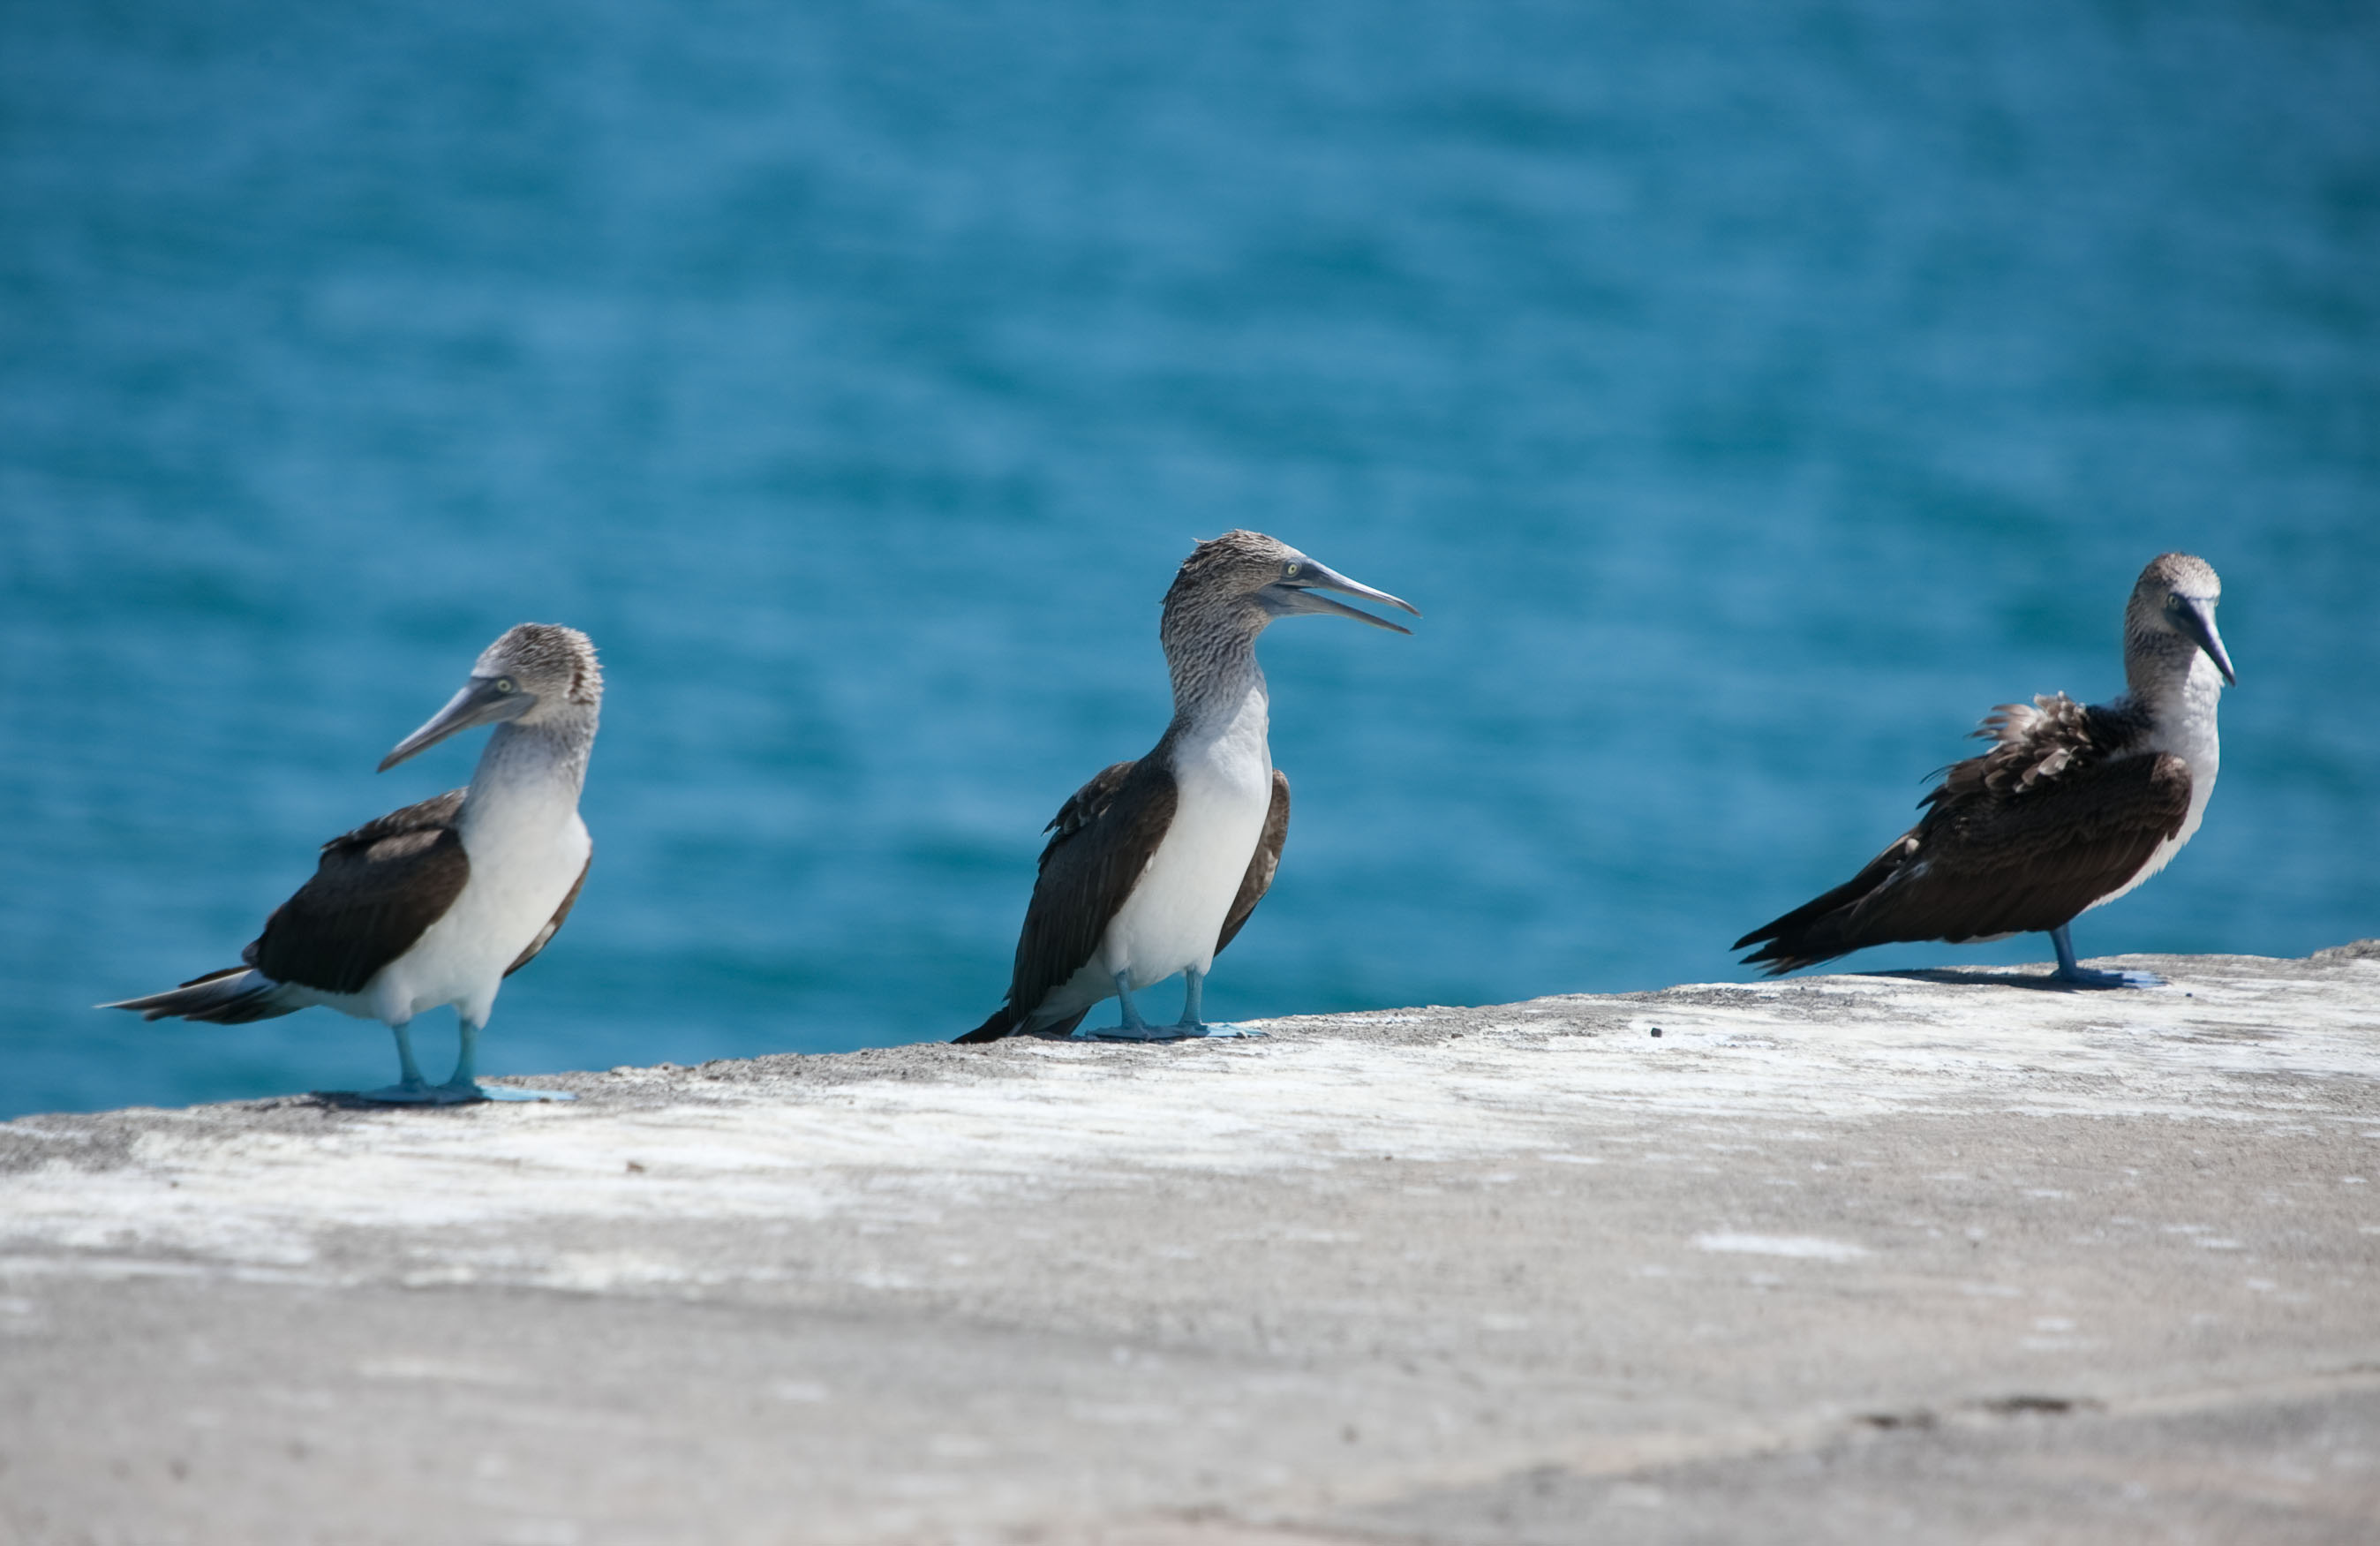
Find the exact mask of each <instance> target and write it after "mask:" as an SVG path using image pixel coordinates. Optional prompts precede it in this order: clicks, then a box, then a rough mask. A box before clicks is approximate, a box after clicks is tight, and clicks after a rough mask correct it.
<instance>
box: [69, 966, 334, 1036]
mask: <svg viewBox="0 0 2380 1546" xmlns="http://www.w3.org/2000/svg"><path fill="white" fill-rule="evenodd" d="M99 1007H100V1008H102V1009H129V1010H131V1011H133V1012H134V1013H135V1014H138V1015H139V1016H140V1017H141V1018H142V1019H144V1020H162V1019H164V1018H166V1017H167V1016H180V1017H181V1018H183V1019H185V1020H207V1021H211V1022H212V1023H213V1024H216V1025H225V1026H237V1025H246V1024H247V1023H248V1022H249V1021H250V1020H269V1019H272V1018H273V1016H276V1015H294V1014H296V1013H297V1011H298V1010H299V1009H302V1008H304V1007H305V1006H304V1005H303V1004H284V1003H282V1002H281V984H280V983H278V982H275V981H274V980H273V979H271V978H269V977H267V976H265V975H264V974H263V973H262V972H261V971H257V970H255V969H254V968H249V967H225V968H223V970H221V971H211V972H209V973H207V974H206V975H205V976H204V977H194V978H192V979H190V980H188V982H185V983H183V984H182V985H181V986H180V987H178V988H168V989H167V990H166V991H165V992H162V993H151V994H150V995H149V996H148V997H147V998H128V999H126V1000H124V1001H123V1002H122V1003H120V1004H101V1005H99Z"/></svg>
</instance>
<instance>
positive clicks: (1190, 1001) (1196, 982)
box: [1173, 967, 1256, 1036]
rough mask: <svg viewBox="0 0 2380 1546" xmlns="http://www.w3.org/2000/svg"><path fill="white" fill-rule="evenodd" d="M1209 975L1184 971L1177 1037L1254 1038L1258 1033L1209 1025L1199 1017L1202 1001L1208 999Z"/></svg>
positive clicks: (1191, 968) (1195, 969)
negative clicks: (1180, 1015)
mask: <svg viewBox="0 0 2380 1546" xmlns="http://www.w3.org/2000/svg"><path fill="white" fill-rule="evenodd" d="M1206 991H1207V974H1206V973H1205V972H1203V971H1200V970H1199V969H1198V968H1196V967H1185V968H1183V971H1182V1018H1181V1019H1180V1020H1179V1021H1178V1022H1176V1024H1175V1025H1174V1027H1173V1033H1174V1034H1175V1035H1176V1036H1253V1035H1255V1034H1256V1032H1254V1031H1251V1030H1246V1029H1243V1028H1241V1027H1239V1026H1235V1025H1208V1023H1207V1022H1206V1021H1205V1020H1202V1019H1200V1018H1199V1017H1198V1010H1199V1007H1200V1003H1201V1001H1202V1000H1203V999H1204V998H1205V997H1206Z"/></svg>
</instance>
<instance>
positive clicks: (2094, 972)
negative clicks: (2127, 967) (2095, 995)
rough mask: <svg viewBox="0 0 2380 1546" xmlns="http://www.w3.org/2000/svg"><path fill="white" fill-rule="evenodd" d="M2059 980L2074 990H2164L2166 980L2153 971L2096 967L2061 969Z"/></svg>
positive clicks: (2058, 973) (2059, 970) (2057, 974)
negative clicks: (2110, 969)
mask: <svg viewBox="0 0 2380 1546" xmlns="http://www.w3.org/2000/svg"><path fill="white" fill-rule="evenodd" d="M2056 976H2057V978H2058V981H2060V982H2063V983H2065V984H2067V985H2068V986H2069V987H2074V988H2162V987H2164V986H2165V985H2166V981H2165V979H2164V978H2162V977H2159V976H2158V975H2157V974H2156V973H2155V972H2153V971H2101V970H2100V969H2099V968H2096V967H2076V968H2072V969H2071V970H2068V969H2067V968H2063V967H2061V968H2058V971H2057V973H2056Z"/></svg>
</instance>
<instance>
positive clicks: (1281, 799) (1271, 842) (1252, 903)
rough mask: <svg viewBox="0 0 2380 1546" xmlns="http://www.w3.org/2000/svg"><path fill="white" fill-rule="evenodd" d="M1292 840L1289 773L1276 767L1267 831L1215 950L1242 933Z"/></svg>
mask: <svg viewBox="0 0 2380 1546" xmlns="http://www.w3.org/2000/svg"><path fill="white" fill-rule="evenodd" d="M1288 841H1289V775H1288V774H1287V773H1283V772H1281V770H1280V769H1279V768H1275V769H1273V771H1272V805H1271V808H1270V809H1269V810H1266V812H1265V824H1264V835H1263V836H1262V837H1260V838H1258V839H1257V851H1256V852H1255V853H1254V854H1251V855H1250V856H1248V872H1247V873H1246V874H1245V875H1244V876H1242V877H1241V878H1240V894H1239V895H1237V896H1234V897H1233V898H1232V910H1231V911H1230V912H1229V913H1228V914H1226V915H1224V918H1223V931H1222V932H1221V933H1220V934H1218V935H1217V936H1215V954H1216V955H1218V956H1220V955H1221V954H1222V953H1223V947H1224V946H1225V945H1227V944H1229V943H1232V942H1233V940H1235V939H1237V938H1238V937H1239V933H1240V930H1241V928H1242V926H1244V925H1245V923H1246V922H1247V920H1248V915H1249V914H1250V913H1252V912H1254V911H1256V910H1257V903H1259V902H1261V901H1263V900H1264V897H1265V893H1266V892H1268V891H1270V890H1271V889H1272V877H1273V872H1274V871H1275V870H1279V869H1280V868H1281V845H1282V844H1284V843H1286V842H1288Z"/></svg>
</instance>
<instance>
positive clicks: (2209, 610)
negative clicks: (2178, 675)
mask: <svg viewBox="0 0 2380 1546" xmlns="http://www.w3.org/2000/svg"><path fill="white" fill-rule="evenodd" d="M2222 599H2223V581H2222V579H2221V578H2219V577H2217V576H2216V573H2215V566H2213V565H2211V564H2209V563H2207V561H2206V560H2205V559H2204V558H2200V557H2198V556H2196V555H2195V554H2187V553H2161V554H2157V555H2156V556H2155V558H2152V559H2150V560H2149V562H2148V567H2146V568H2144V569H2143V570H2142V571H2141V578H2140V579H2139V580H2138V581H2137V582H2135V583H2134V584H2133V586H2132V599H2131V603H2129V604H2128V605H2127V606H2126V607H2125V609H2124V650H2125V655H2126V659H2127V662H2128V663H2132V662H2137V663H2139V664H2140V665H2141V666H2142V667H2150V666H2153V665H2154V664H2155V663H2166V664H2167V665H2168V666H2171V665H2174V664H2179V665H2180V666H2182V667H2184V668H2186V667H2187V666H2188V663H2189V661H2190V659H2191V658H2192V656H2193V655H2194V654H2197V653H2199V652H2202V651H2203V652H2204V654H2205V656H2206V658H2207V659H2208V660H2210V661H2213V662H2214V663H2215V669H2216V670H2217V671H2219V672H2221V673H2222V674H2223V679H2224V680H2225V681H2226V682H2234V683H2236V682H2237V681H2238V680H2239V678H2238V677H2237V676H2233V675H2232V672H2231V657H2230V656H2228V655H2227V654H2226V653H2224V651H2223V636H2222V635H2221V634H2219V633H2216V631H2215V604H2216V603H2217V602H2219V601H2221V600H2222ZM2127 674H2128V675H2132V674H2134V673H2133V672H2132V671H2131V669H2130V668H2129V666H2128V673H2127ZM2138 686H2139V684H2137V683H2136V684H2135V688H2138Z"/></svg>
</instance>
